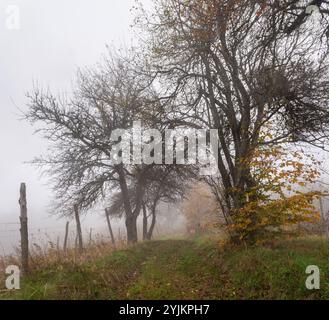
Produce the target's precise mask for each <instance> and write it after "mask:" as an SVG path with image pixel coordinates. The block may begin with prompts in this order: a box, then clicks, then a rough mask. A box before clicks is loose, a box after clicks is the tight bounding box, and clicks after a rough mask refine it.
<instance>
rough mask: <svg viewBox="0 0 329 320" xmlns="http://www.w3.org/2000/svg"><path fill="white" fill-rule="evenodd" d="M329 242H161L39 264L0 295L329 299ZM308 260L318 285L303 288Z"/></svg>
mask: <svg viewBox="0 0 329 320" xmlns="http://www.w3.org/2000/svg"><path fill="white" fill-rule="evenodd" d="M328 257H329V245H328V242H326V241H325V240H322V239H319V238H299V239H292V240H281V241H276V242H271V243H268V244H267V245H264V246H258V247H251V248H241V247H240V248H234V247H223V246H222V245H221V244H220V243H219V241H218V240H216V239H214V238H197V239H193V240H191V239H188V240H186V239H176V240H160V241H151V242H144V243H140V244H137V245H135V246H132V247H129V248H123V249H117V250H115V251H111V252H108V253H103V255H102V256H95V257H90V256H89V257H87V258H86V257H85V258H84V259H82V260H81V259H80V260H76V261H72V260H61V259H58V260H56V259H52V260H51V259H50V261H49V262H47V261H43V262H42V263H41V264H40V268H34V270H33V271H32V273H31V274H30V275H29V276H28V277H26V278H25V279H24V280H23V282H22V284H21V290H17V291H15V292H3V293H1V296H0V297H1V299H91V300H94V299H111V300H112V299H329V259H328ZM308 265H317V266H318V267H319V268H320V270H321V289H320V290H313V291H310V290H307V289H306V287H305V280H306V277H307V274H306V273H305V270H306V267H307V266H308Z"/></svg>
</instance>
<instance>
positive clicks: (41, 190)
mask: <svg viewBox="0 0 329 320" xmlns="http://www.w3.org/2000/svg"><path fill="white" fill-rule="evenodd" d="M148 2H149V1H144V3H145V4H147V3H148ZM12 5H16V6H17V7H18V8H19V10H20V28H19V30H8V29H7V28H6V22H7V19H8V13H7V12H6V10H7V9H8V6H12ZM133 5H134V0H110V1H109V0H96V1H90V0H70V1H64V0H56V1H44V0H28V1H26V0H17V1H14V2H13V1H9V0H1V1H0V41H1V44H0V107H1V113H0V114H1V116H0V146H1V153H0V154H1V156H0V255H1V254H3V253H8V252H10V251H11V250H12V248H13V247H14V246H18V245H19V225H18V223H19V206H18V198H19V187H20V183H21V182H25V183H26V184H27V197H28V198H27V200H28V218H29V229H30V235H31V237H33V238H39V237H44V234H46V233H47V235H48V236H49V237H50V238H51V239H52V240H54V239H56V237H57V235H60V236H61V235H62V233H63V232H64V228H65V223H66V220H65V219H58V218H57V217H54V216H51V215H50V211H49V208H50V204H51V200H52V192H51V186H50V185H49V181H48V179H47V177H46V176H42V177H41V172H40V171H39V170H38V169H37V168H35V167H33V166H32V165H30V164H27V163H26V162H28V161H31V160H32V159H33V158H34V157H36V156H38V155H41V154H43V153H45V151H46V150H47V142H46V141H45V140H42V139H41V138H40V137H38V136H37V135H33V132H34V129H33V128H32V127H31V126H30V125H29V124H28V123H26V122H25V121H22V120H20V117H21V115H20V111H19V110H25V108H26V106H25V104H26V102H27V99H26V98H25V94H26V93H27V91H29V90H31V89H32V87H33V84H37V85H38V86H40V87H44V88H47V87H49V88H50V89H51V90H52V91H53V92H60V91H65V92H67V91H68V90H70V87H71V85H72V81H73V80H74V78H75V74H76V71H77V69H78V68H79V67H82V68H83V67H85V66H90V65H94V64H95V63H97V62H98V61H99V60H100V58H101V56H102V54H105V53H106V45H110V46H112V45H113V46H115V47H122V46H125V45H129V44H130V43H131V42H132V41H133V40H134V35H133V32H132V30H131V24H132V23H133V14H132V12H131V11H130V9H131V8H132V6H133ZM13 223H14V224H13ZM118 226H119V227H120V223H119V224H118ZM118 226H117V228H116V230H115V231H117V232H118V228H119V227H118ZM121 226H122V227H121V232H122V233H124V228H123V224H122V223H121ZM90 228H93V231H92V232H93V234H96V233H97V232H101V233H105V234H106V236H107V234H108V231H107V226H106V222H105V217H104V213H103V211H102V210H95V211H94V212H93V214H90V215H87V216H84V217H83V218H82V229H83V232H84V234H85V235H86V233H89V231H90ZM70 230H71V232H74V231H75V224H74V222H73V223H71V225H70ZM33 238H32V239H30V244H33V242H34V239H33ZM62 240H63V239H61V241H62Z"/></svg>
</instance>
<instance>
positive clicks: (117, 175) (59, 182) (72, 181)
mask: <svg viewBox="0 0 329 320" xmlns="http://www.w3.org/2000/svg"><path fill="white" fill-rule="evenodd" d="M132 62H133V58H132V59H131V61H130V62H129V61H128V60H126V59H125V58H123V57H121V56H118V55H116V54H112V55H110V56H109V57H108V58H107V59H106V60H105V61H104V62H103V64H101V66H100V67H99V68H96V69H92V70H86V71H84V72H79V74H78V81H77V87H76V89H75V90H74V94H73V96H72V97H67V96H59V97H55V96H54V95H53V94H51V93H50V92H48V91H46V92H44V91H42V90H40V89H35V90H34V91H33V92H32V93H30V94H28V98H29V100H30V103H29V109H28V111H27V112H26V114H25V118H26V119H28V120H29V121H30V122H31V123H32V124H35V123H37V122H38V123H41V124H42V126H41V129H40V131H41V132H42V133H43V135H44V137H45V138H46V139H48V140H50V141H51V142H53V148H52V149H51V153H50V154H49V155H48V156H46V157H43V158H39V159H36V160H35V163H36V164H38V165H40V166H42V167H43V168H44V169H45V170H46V171H47V173H48V174H50V175H51V176H52V177H53V178H54V180H55V186H54V190H55V192H56V197H57V200H58V202H57V203H58V208H59V209H60V211H61V213H62V214H64V215H67V214H72V212H71V209H70V208H72V207H73V206H74V205H76V206H77V207H78V209H79V210H81V211H83V210H87V209H89V208H90V207H91V206H93V205H94V204H96V203H97V202H98V201H99V200H100V199H102V198H104V196H105V195H106V194H109V193H110V192H112V191H113V190H115V189H119V190H120V191H121V193H122V195H123V204H124V211H125V220H126V228H127V240H128V242H136V241H137V227H136V219H137V216H138V214H139V212H140V209H141V206H142V200H141V199H142V198H143V194H144V192H145V190H144V188H143V186H144V175H145V174H146V173H147V171H148V170H149V167H150V166H142V165H140V166H139V165H133V164H132V165H128V164H124V163H123V162H120V161H119V162H116V161H113V157H114V156H113V154H115V152H114V148H118V144H119V142H120V137H117V140H116V141H115V140H114V141H113V139H111V136H112V134H113V132H114V131H115V130H116V129H127V130H128V129H130V128H131V126H132V124H133V121H135V120H139V119H142V118H143V121H144V122H146V121H147V119H148V116H147V115H148V114H149V115H150V117H149V118H150V119H152V105H151V104H150V102H149V101H152V104H154V103H155V102H154V101H156V99H155V98H154V95H155V91H154V90H153V88H152V87H151V85H150V84H151V81H150V79H149V78H147V77H146V76H144V75H143V74H137V73H136V72H135V71H134V69H133V68H132ZM121 138H122V137H121ZM116 151H117V150H116ZM119 153H120V152H119ZM121 153H122V150H121ZM114 160H115V159H114ZM131 179H134V181H137V182H136V184H135V185H136V188H135V192H136V194H135V199H136V203H135V206H134V208H133V207H132V204H131V202H130V197H129V194H128V185H129V184H130V180H131Z"/></svg>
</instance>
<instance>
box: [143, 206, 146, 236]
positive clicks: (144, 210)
mask: <svg viewBox="0 0 329 320" xmlns="http://www.w3.org/2000/svg"><path fill="white" fill-rule="evenodd" d="M143 240H147V211H146V206H145V203H143Z"/></svg>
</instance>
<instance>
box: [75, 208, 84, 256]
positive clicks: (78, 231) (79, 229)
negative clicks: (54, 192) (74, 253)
mask: <svg viewBox="0 0 329 320" xmlns="http://www.w3.org/2000/svg"><path fill="white" fill-rule="evenodd" d="M74 215H75V221H76V225H77V238H78V245H79V252H80V253H82V252H83V242H82V231H81V224H80V216H79V208H78V206H77V205H75V206H74Z"/></svg>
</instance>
